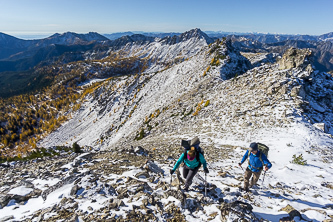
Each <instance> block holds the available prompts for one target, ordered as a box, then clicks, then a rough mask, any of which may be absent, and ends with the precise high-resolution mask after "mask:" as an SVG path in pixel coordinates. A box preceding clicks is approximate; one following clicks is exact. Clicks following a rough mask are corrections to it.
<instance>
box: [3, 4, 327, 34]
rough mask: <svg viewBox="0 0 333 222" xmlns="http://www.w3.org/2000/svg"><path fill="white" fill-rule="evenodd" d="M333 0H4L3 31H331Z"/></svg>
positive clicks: (27, 32)
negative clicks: (194, 29) (196, 29)
mask: <svg viewBox="0 0 333 222" xmlns="http://www.w3.org/2000/svg"><path fill="white" fill-rule="evenodd" d="M332 8H333V1H331V0H317V1H316V2H313V1H310V0H293V1H290V0H280V1H264V0H254V1H248V0H238V1H227V0H207V1H205V2H202V1H193V0H192V1H189V0H182V1H175V0H170V1H168V2H164V1H163V2H162V1H156V0H143V1H135V0H126V1H119V0H112V1H109V0H97V1H95V2H93V3H92V2H91V1H87V0H81V1H78V0H73V1H65V0H58V1H42V0H30V1H23V0H12V1H2V3H1V9H2V10H1V13H0V19H1V21H2V22H1V23H0V32H3V33H6V34H9V35H12V36H24V35H25V36H27V35H44V36H47V35H52V34H54V33H64V32H67V31H71V32H75V33H88V32H98V33H100V34H109V33H117V32H126V31H129V30H140V31H143V32H164V33H166V32H179V33H183V32H186V31H188V30H191V29H193V28H196V27H198V28H200V29H201V30H203V31H205V30H206V31H220V30H222V31H225V32H238V33H252V32H257V33H270V34H290V35H295V34H299V35H322V34H325V33H329V32H332V31H333V23H332V22H331V10H332Z"/></svg>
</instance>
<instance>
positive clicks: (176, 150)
mask: <svg viewBox="0 0 333 222" xmlns="http://www.w3.org/2000/svg"><path fill="white" fill-rule="evenodd" d="M193 43H195V44H193ZM148 45H149V44H148ZM189 45H190V46H191V47H187V46H189ZM199 46H200V47H199ZM125 47H128V48H126V50H125V51H128V52H131V53H132V54H131V53H129V54H131V55H149V58H155V59H156V58H163V59H165V60H164V61H166V62H169V61H172V58H175V56H176V55H178V53H180V52H182V53H183V54H184V55H186V57H185V58H184V59H182V60H180V61H178V62H175V63H172V66H170V67H169V68H167V69H165V66H164V64H163V65H162V63H159V62H156V63H155V62H152V63H151V66H150V67H149V68H147V70H146V72H145V73H141V74H140V75H139V74H138V75H133V76H128V77H121V78H113V79H109V80H106V81H104V82H102V83H101V85H100V86H99V87H97V88H96V90H95V91H94V92H93V93H91V94H89V95H87V97H86V100H85V101H83V102H82V106H81V109H80V110H79V111H78V112H77V113H76V114H75V116H74V117H73V119H72V120H70V121H69V122H68V123H66V124H65V125H64V126H63V127H61V128H59V129H58V130H57V131H56V132H54V133H52V134H51V135H50V136H49V137H47V138H46V139H45V140H44V141H42V143H40V146H45V147H48V146H50V147H52V146H56V145H68V144H71V143H73V142H74V141H77V142H78V143H79V144H80V145H82V146H87V145H88V146H90V147H92V149H94V150H95V152H91V153H89V152H90V151H89V150H88V149H86V152H87V153H86V154H83V155H82V156H75V155H71V156H65V157H64V158H62V157H60V158H59V160H50V159H44V160H42V161H41V162H40V163H37V162H31V163H27V164H29V166H32V167H31V170H30V169H29V168H27V167H26V165H23V164H22V165H21V163H17V164H16V165H15V168H9V169H8V168H4V169H2V171H1V174H2V178H5V179H4V182H3V186H1V187H2V188H1V195H2V197H1V201H2V203H0V204H1V206H2V207H3V208H4V209H12V210H17V211H19V212H20V215H21V217H20V218H15V216H12V215H7V216H8V218H7V219H8V220H15V219H19V220H26V221H29V220H32V221H41V220H43V219H44V220H50V221H56V220H59V219H66V220H73V221H76V220H83V221H87V220H93V221H98V220H101V221H103V220H110V221H117V220H118V221H124V220H128V219H129V218H130V219H132V220H133V221H136V220H157V221H168V220H171V221H172V220H176V221H182V220H186V221H192V220H198V221H202V220H215V221H220V220H221V221H228V220H232V219H241V218H246V219H247V220H249V221H259V220H261V219H267V218H269V219H270V220H272V221H274V220H275V221H276V220H278V219H280V218H282V217H288V218H289V219H290V220H292V218H293V217H294V216H295V215H291V214H288V213H290V212H292V210H290V208H288V209H286V208H285V207H286V205H287V204H290V205H294V206H295V204H296V205H297V207H298V209H297V210H299V214H300V215H301V216H302V217H303V218H311V219H313V217H311V216H310V215H311V213H312V214H313V212H317V215H316V216H320V218H325V219H328V217H330V215H332V213H331V209H332V206H331V205H330V204H327V203H330V202H332V196H330V195H326V196H323V195H321V194H323V193H329V191H330V190H331V187H332V185H331V184H332V181H331V179H329V178H330V175H331V174H332V173H331V172H330V171H331V170H330V169H332V162H333V159H332V150H331V149H330V147H331V146H332V144H333V143H332V139H331V135H332V126H331V125H330V124H331V123H332V94H333V93H332V92H333V90H332V85H333V84H332V83H333V80H332V76H331V75H329V74H327V73H320V72H318V71H316V70H315V67H313V66H312V64H311V53H310V51H309V50H296V49H290V50H289V51H288V52H287V53H286V54H285V55H283V56H282V57H281V58H279V57H274V58H273V59H274V60H272V63H266V64H265V63H260V61H261V59H260V56H259V55H258V57H259V58H258V57H256V58H255V61H251V58H253V55H252V56H247V54H246V53H242V54H240V53H239V52H238V51H237V50H236V49H235V48H232V47H230V44H228V42H227V41H225V40H222V41H217V42H215V43H213V44H211V45H208V44H207V43H205V42H204V41H201V40H199V41H198V40H196V41H194V40H193V38H190V39H189V40H187V42H186V44H182V45H180V44H179V43H178V44H176V45H174V46H170V45H168V46H167V45H165V46H162V47H168V50H166V48H163V50H162V49H160V48H159V47H157V46H155V47H154V46H152V45H149V47H147V46H146V47H147V48H148V49H149V50H146V51H143V49H144V48H145V47H143V46H142V45H140V46H138V45H126V46H125ZM147 48H145V49H147ZM134 49H135V50H134ZM185 49H188V51H185ZM143 52H144V53H143ZM147 52H149V53H147ZM244 56H245V57H244ZM246 57H247V58H248V59H246ZM262 58H263V59H266V62H267V61H268V60H269V58H268V57H266V56H263V57H262ZM275 60H277V62H275ZM152 61H153V60H152ZM255 63H257V64H258V65H257V66H254V67H253V66H252V65H253V64H255ZM170 64H171V63H170ZM259 64H260V65H259ZM162 67H163V68H162ZM141 132H143V133H141ZM284 134H288V137H281V138H282V139H281V140H280V139H279V137H280V136H281V135H284ZM193 135H199V137H200V139H201V140H202V146H203V147H204V148H205V151H206V154H205V156H206V159H207V161H208V163H209V165H208V166H209V169H210V171H211V172H210V174H209V175H208V182H209V184H210V185H209V188H208V193H207V194H208V195H207V196H208V198H203V193H204V192H203V190H204V183H203V181H202V176H200V174H201V175H202V173H201V172H200V173H199V176H198V177H197V178H196V179H195V181H194V185H193V190H191V191H190V192H189V193H188V194H186V195H185V196H184V195H183V193H182V192H181V191H180V190H179V189H178V188H179V185H180V184H181V183H182V180H181V178H180V177H179V174H178V176H177V177H176V176H175V177H174V178H173V184H172V186H171V187H170V186H169V181H170V175H169V174H168V172H169V169H170V168H171V167H172V166H173V164H174V163H175V160H176V159H177V158H178V157H179V155H180V154H181V152H182V149H181V148H180V146H179V142H180V139H183V138H192V137H193ZM258 140H259V141H263V142H264V143H266V144H267V145H269V146H270V147H271V151H270V157H271V161H272V163H273V165H274V168H273V169H272V174H268V175H266V179H265V180H266V181H267V180H268V181H269V182H266V183H263V182H264V181H260V182H262V183H261V184H262V185H261V186H260V187H259V188H260V189H258V187H256V188H254V189H253V190H252V193H250V194H244V193H241V192H240V191H239V189H238V187H239V186H241V183H242V174H243V172H242V171H241V170H240V169H239V168H238V169H236V168H234V167H233V166H234V165H236V163H237V161H239V160H240V159H241V157H242V155H243V153H244V151H245V149H246V145H247V144H248V143H249V142H252V141H258ZM276 141H279V142H276ZM280 151H281V152H280ZM284 153H288V154H290V153H297V154H299V153H302V154H304V156H305V158H308V159H309V162H310V161H311V164H309V166H308V168H307V169H306V170H304V171H303V169H302V168H300V167H297V166H294V165H291V164H290V158H291V156H290V157H289V156H284ZM86 155H88V156H86ZM30 164H31V165H30ZM44 164H45V165H44ZM317 165H319V166H317ZM318 168H319V169H320V170H319V172H317V171H318ZM49 169H52V171H50V170H49ZM293 171H297V172H298V173H300V174H301V175H303V176H304V175H306V174H305V173H304V172H305V171H306V173H313V175H315V178H311V179H309V178H306V180H305V181H303V182H301V183H300V182H299V181H298V179H299V177H298V176H296V175H298V174H292V172H293ZM20 172H24V174H20ZM283 174H292V175H294V177H295V179H294V178H289V179H290V181H288V180H287V181H285V180H282V179H283V177H282V176H281V175H283ZM21 176H23V177H24V176H26V177H25V179H24V180H25V181H24V182H22V180H21ZM302 179H303V180H304V178H302ZM300 180H301V179H300ZM37 183H39V184H37ZM31 184H32V185H31ZM43 184H47V185H46V186H45V185H44V186H43ZM17 188H19V190H20V191H22V190H23V191H26V192H21V194H22V193H24V194H25V195H26V197H18V196H15V195H18V194H17V193H18V192H17ZM15 189H16V190H15ZM19 196H20V195H19ZM27 200H28V202H24V201H27ZM305 200H308V201H310V204H306V203H305V202H306V201H305ZM321 200H324V201H326V204H311V203H317V202H321ZM29 201H31V203H33V201H37V203H38V204H39V205H43V209H40V210H38V211H33V210H30V211H28V210H29V209H27V208H28V207H29V206H31V205H30V202H29ZM271 205H272V206H271ZM14 208H15V209H14ZM279 210H281V211H279ZM267 211H270V212H271V214H275V215H276V216H275V217H274V216H272V215H270V214H265V212H267ZM273 212H274V213H273ZM277 212H285V213H277ZM296 216H297V215H296ZM138 218H139V219H138ZM272 218H273V219H272ZM5 219H6V218H5ZM5 219H3V220H5ZM7 219H6V220H7Z"/></svg>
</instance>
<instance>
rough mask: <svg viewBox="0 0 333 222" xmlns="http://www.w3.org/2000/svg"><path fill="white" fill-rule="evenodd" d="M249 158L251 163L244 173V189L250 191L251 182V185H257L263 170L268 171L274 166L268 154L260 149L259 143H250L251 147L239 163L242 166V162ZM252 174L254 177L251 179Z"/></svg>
mask: <svg viewBox="0 0 333 222" xmlns="http://www.w3.org/2000/svg"><path fill="white" fill-rule="evenodd" d="M247 158H249V161H248V163H249V165H248V167H247V168H246V170H245V173H244V190H245V191H246V192H249V184H250V187H252V186H253V185H255V184H256V183H257V182H258V180H259V177H260V174H261V172H262V170H264V171H267V170H268V169H270V168H271V167H272V164H271V163H270V162H269V160H268V159H267V157H266V155H265V154H264V153H263V152H262V151H260V150H259V149H258V143H251V144H250V148H249V149H248V150H247V151H246V153H245V154H244V156H243V159H242V161H241V162H240V163H239V164H238V165H239V166H240V167H242V164H243V163H244V162H245V160H246V159H247ZM251 176H252V179H251V181H250V178H251Z"/></svg>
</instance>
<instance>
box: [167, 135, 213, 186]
mask: <svg viewBox="0 0 333 222" xmlns="http://www.w3.org/2000/svg"><path fill="white" fill-rule="evenodd" d="M199 143H200V141H199V138H198V137H195V138H194V139H192V140H191V142H190V143H189V149H186V148H185V152H184V153H183V154H182V155H181V156H180V157H179V159H178V161H177V162H176V164H175V166H174V167H173V169H172V170H171V171H170V173H171V175H172V174H173V173H174V172H175V171H176V170H177V169H178V167H179V165H180V164H181V163H182V162H184V167H183V177H184V178H185V179H186V181H185V186H184V188H183V189H184V191H188V188H189V187H190V185H191V184H192V180H193V177H194V176H195V174H196V173H197V172H198V170H199V168H200V166H201V164H202V166H203V169H204V172H205V174H208V173H209V171H208V169H207V163H206V160H205V158H204V156H203V154H202V152H200V150H201V148H200V147H199Z"/></svg>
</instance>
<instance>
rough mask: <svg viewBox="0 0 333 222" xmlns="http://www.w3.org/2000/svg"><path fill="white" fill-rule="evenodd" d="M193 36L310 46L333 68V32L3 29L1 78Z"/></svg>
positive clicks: (281, 48)
mask: <svg viewBox="0 0 333 222" xmlns="http://www.w3.org/2000/svg"><path fill="white" fill-rule="evenodd" d="M193 37H196V38H197V39H202V40H203V41H205V42H206V43H207V44H210V43H212V42H214V41H216V40H217V39H221V38H226V39H227V40H228V41H229V42H230V44H231V45H232V46H233V47H234V48H235V49H237V50H239V51H241V52H253V53H258V52H259V53H262V52H264V53H279V54H283V53H284V52H285V51H286V50H287V49H288V48H290V47H295V48H300V49H302V48H310V49H311V50H312V51H313V54H314V57H313V58H314V60H315V61H314V62H313V64H315V66H316V68H317V69H318V70H320V71H326V72H328V71H331V70H333V59H332V58H333V32H332V33H327V34H324V35H320V36H310V35H273V34H260V33H227V32H212V31H207V32H203V31H201V30H200V29H193V30H190V31H188V32H185V33H155V32H150V33H147V32H122V33H113V34H104V35H101V34H98V33H96V32H89V33H87V34H77V33H73V32H66V33H63V34H58V33H56V34H54V35H52V36H50V37H48V38H43V39H34V40H23V39H19V38H16V37H13V36H10V35H7V34H4V33H0V78H2V77H8V73H7V72H11V74H10V75H11V77H12V79H15V76H16V75H20V72H26V71H29V70H30V71H33V70H35V69H36V68H37V67H42V66H46V65H51V64H53V63H55V62H57V63H60V64H61V63H69V62H75V61H80V60H86V59H88V58H89V59H102V58H104V57H106V56H108V55H109V52H110V51H115V50H119V49H122V50H125V48H126V47H124V46H125V45H127V44H129V45H138V46H140V47H141V46H142V47H144V45H147V44H149V43H152V42H156V43H158V44H161V45H173V44H177V43H179V42H183V41H186V40H189V39H191V38H193ZM160 50H162V49H160ZM15 72H17V73H15ZM27 75H28V74H27ZM2 81H4V80H2ZM1 84H2V83H1V81H0V85H1ZM4 90H5V89H4Z"/></svg>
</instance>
